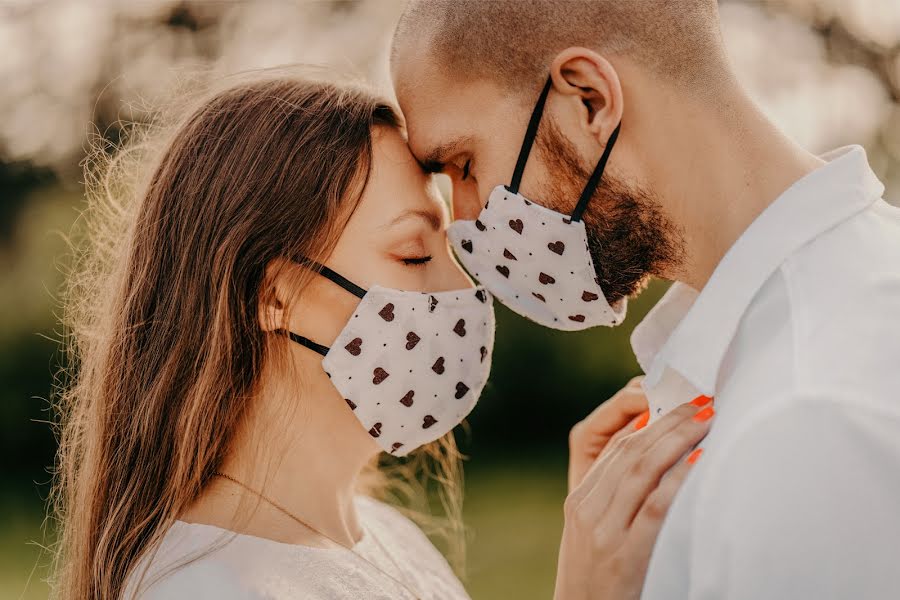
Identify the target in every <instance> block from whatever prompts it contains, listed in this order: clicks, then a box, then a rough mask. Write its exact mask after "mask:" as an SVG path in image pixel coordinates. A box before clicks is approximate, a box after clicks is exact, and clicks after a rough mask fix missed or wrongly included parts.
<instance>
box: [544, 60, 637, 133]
mask: <svg viewBox="0 0 900 600" xmlns="http://www.w3.org/2000/svg"><path fill="white" fill-rule="evenodd" d="M550 77H551V78H552V79H553V88H554V89H555V90H556V91H557V92H559V93H561V94H565V95H569V96H575V97H577V98H578V99H579V100H580V101H581V102H580V111H579V121H580V122H581V123H582V124H583V126H584V127H585V129H586V130H587V131H588V132H589V133H590V134H591V135H592V136H594V137H595V138H596V139H597V141H598V142H600V144H602V145H606V142H607V140H608V139H609V136H610V135H612V132H613V130H614V129H615V128H616V126H617V125H618V124H619V122H620V121H621V120H622V111H623V108H624V106H623V104H624V101H623V97H622V86H621V84H620V82H619V75H618V73H616V70H615V68H613V66H612V64H610V62H609V61H608V60H606V59H605V58H603V57H602V56H600V55H599V54H597V53H596V52H594V51H593V50H588V49H587V48H579V47H573V48H566V49H565V50H563V51H562V52H560V53H559V54H557V55H556V58H554V59H553V63H552V64H551V66H550Z"/></svg>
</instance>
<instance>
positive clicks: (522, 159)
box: [506, 77, 553, 194]
mask: <svg viewBox="0 0 900 600" xmlns="http://www.w3.org/2000/svg"><path fill="white" fill-rule="evenodd" d="M552 85H553V79H551V78H550V77H548V78H547V83H545V84H544V89H543V90H542V91H541V95H540V97H539V98H538V101H537V104H535V105H534V110H533V111H531V119H530V120H529V121H528V129H526V130H525V137H524V138H523V139H522V147H521V148H520V149H519V158H518V159H517V160H516V168H515V169H514V170H513V175H512V179H510V181H509V185H508V186H506V189H508V190H509V191H510V192H512V193H513V194H518V193H519V184H520V183H522V174H523V173H525V163H527V162H528V155H529V154H531V146H532V145H534V140H535V138H536V137H537V131H538V127H539V126H540V124H541V115H542V114H543V112H544V104H546V102H547V94H549V93H550V87H551V86H552Z"/></svg>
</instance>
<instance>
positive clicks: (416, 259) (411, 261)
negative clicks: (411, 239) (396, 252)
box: [400, 256, 431, 267]
mask: <svg viewBox="0 0 900 600" xmlns="http://www.w3.org/2000/svg"><path fill="white" fill-rule="evenodd" d="M430 260H431V256H412V257H408V258H401V259H400V261H401V262H402V263H403V264H405V265H406V266H409V267H421V266H423V265H424V264H425V263H427V262H429V261H430Z"/></svg>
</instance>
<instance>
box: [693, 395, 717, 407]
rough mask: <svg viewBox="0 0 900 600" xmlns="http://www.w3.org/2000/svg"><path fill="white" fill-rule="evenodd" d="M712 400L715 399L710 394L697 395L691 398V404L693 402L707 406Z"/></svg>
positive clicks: (696, 404) (695, 404)
mask: <svg viewBox="0 0 900 600" xmlns="http://www.w3.org/2000/svg"><path fill="white" fill-rule="evenodd" d="M712 401H713V399H712V398H710V397H709V396H697V397H696V398H694V399H693V400H691V404H693V405H694V406H706V405H707V404H709V403H710V402H712Z"/></svg>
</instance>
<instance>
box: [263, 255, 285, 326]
mask: <svg viewBox="0 0 900 600" xmlns="http://www.w3.org/2000/svg"><path fill="white" fill-rule="evenodd" d="M289 271H290V265H289V263H288V261H285V260H282V259H276V260H273V261H272V262H270V263H269V264H268V265H266V272H265V275H263V282H262V286H260V290H259V307H258V313H259V326H260V328H261V329H262V330H263V331H277V330H279V329H284V328H285V327H286V326H287V315H286V314H285V305H286V302H285V299H286V298H287V297H288V296H287V290H286V289H285V283H286V278H287V276H288V273H289Z"/></svg>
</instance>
